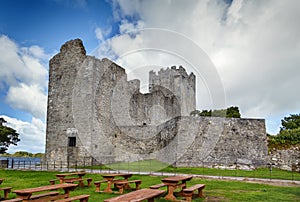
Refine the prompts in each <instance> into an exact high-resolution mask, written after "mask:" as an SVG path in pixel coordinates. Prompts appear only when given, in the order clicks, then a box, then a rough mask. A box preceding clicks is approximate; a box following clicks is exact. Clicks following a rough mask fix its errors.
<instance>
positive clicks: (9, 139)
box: [0, 118, 20, 154]
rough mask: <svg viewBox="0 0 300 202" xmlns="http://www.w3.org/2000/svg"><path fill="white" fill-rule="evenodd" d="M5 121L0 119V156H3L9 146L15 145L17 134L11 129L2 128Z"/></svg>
mask: <svg viewBox="0 0 300 202" xmlns="http://www.w3.org/2000/svg"><path fill="white" fill-rule="evenodd" d="M5 122H6V121H5V120H4V119H3V118H0V154H4V153H5V152H6V150H7V149H8V147H9V146H10V145H17V142H19V141H20V139H19V134H18V133H17V132H16V130H14V129H13V128H10V127H7V126H4V125H3V124H2V123H5Z"/></svg>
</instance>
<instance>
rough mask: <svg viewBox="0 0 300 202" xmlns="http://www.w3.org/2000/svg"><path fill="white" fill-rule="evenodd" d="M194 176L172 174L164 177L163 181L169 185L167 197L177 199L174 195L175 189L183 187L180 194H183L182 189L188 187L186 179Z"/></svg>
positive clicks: (172, 199)
mask: <svg viewBox="0 0 300 202" xmlns="http://www.w3.org/2000/svg"><path fill="white" fill-rule="evenodd" d="M192 178H193V176H172V177H167V178H164V179H162V180H161V181H162V182H163V183H164V184H165V185H166V186H168V194H167V195H166V196H165V199H167V200H171V201H177V200H176V197H175V195H174V191H175V189H177V188H181V190H180V192H178V193H177V194H178V195H182V190H183V189H184V188H186V181H189V180H191V179H192Z"/></svg>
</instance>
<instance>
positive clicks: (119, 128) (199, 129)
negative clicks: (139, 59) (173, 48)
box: [46, 39, 268, 166]
mask: <svg viewBox="0 0 300 202" xmlns="http://www.w3.org/2000/svg"><path fill="white" fill-rule="evenodd" d="M49 71H50V75H49V93H48V113H47V136H46V159H47V161H48V162H49V161H50V162H51V161H53V162H54V161H56V162H59V161H60V162H70V161H76V163H77V164H80V163H82V162H83V161H85V162H84V163H85V164H87V159H93V161H94V160H95V161H97V162H98V163H102V164H107V163H112V162H119V161H126V162H128V161H139V160H146V159H156V160H159V161H162V162H166V163H169V164H175V165H176V166H202V165H207V166H212V165H216V164H225V165H234V164H245V165H249V166H259V165H262V164H265V163H266V161H267V155H268V154H267V152H268V149H267V136H266V130H265V121H264V120H263V119H240V118H221V117H193V116H190V112H192V111H194V110H195V109H196V96H195V85H196V77H195V75H194V74H193V73H190V74H187V72H186V71H185V69H184V68H183V67H181V66H180V67H179V68H176V67H171V68H167V69H162V70H160V71H159V72H153V71H151V72H150V73H149V93H145V94H143V93H141V92H140V89H139V88H140V81H139V80H137V79H135V80H130V81H128V80H127V74H126V72H125V69H123V68H122V67H120V66H118V65H117V64H115V63H114V62H112V61H110V60H108V59H102V60H99V59H97V58H95V57H92V56H87V55H86V51H85V49H84V46H83V44H82V41H81V40H79V39H75V40H71V41H68V42H66V43H65V44H64V45H63V46H62V47H61V49H60V53H58V54H57V55H55V56H54V57H53V58H52V59H51V60H50V70H49Z"/></svg>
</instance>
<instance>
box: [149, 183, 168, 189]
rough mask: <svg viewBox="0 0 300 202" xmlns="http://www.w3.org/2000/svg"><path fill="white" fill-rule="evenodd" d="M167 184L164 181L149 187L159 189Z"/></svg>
mask: <svg viewBox="0 0 300 202" xmlns="http://www.w3.org/2000/svg"><path fill="white" fill-rule="evenodd" d="M165 186H167V185H166V184H164V183H161V184H155V185H151V186H150V187H149V188H150V189H159V188H161V187H165Z"/></svg>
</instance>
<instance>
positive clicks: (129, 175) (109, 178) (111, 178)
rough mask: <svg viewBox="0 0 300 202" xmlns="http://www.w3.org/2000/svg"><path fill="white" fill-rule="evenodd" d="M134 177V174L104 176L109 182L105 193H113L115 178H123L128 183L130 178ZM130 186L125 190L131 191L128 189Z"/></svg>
mask: <svg viewBox="0 0 300 202" xmlns="http://www.w3.org/2000/svg"><path fill="white" fill-rule="evenodd" d="M131 176H132V174H130V173H111V174H105V175H102V177H103V178H104V179H105V180H107V188H106V189H105V190H104V192H106V193H112V192H113V191H112V189H111V185H112V184H114V178H115V177H123V178H124V179H123V180H126V181H128V178H130V177H131ZM128 186H129V185H127V186H126V187H125V189H129V187H128Z"/></svg>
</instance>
